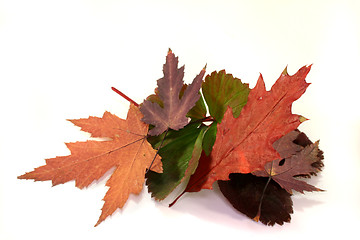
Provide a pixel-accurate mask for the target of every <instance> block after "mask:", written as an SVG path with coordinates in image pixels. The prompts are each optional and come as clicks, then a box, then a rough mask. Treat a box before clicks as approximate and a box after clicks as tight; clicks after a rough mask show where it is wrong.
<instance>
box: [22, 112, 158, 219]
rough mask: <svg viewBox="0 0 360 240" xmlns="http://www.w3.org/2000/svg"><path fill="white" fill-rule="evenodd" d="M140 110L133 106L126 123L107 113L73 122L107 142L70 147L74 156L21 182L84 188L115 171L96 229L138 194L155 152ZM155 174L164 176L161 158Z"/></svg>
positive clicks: (48, 162)
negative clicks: (108, 172) (131, 195)
mask: <svg viewBox="0 0 360 240" xmlns="http://www.w3.org/2000/svg"><path fill="white" fill-rule="evenodd" d="M141 118H142V114H141V112H140V111H139V108H138V107H135V106H134V105H130V109H129V112H128V115H127V118H126V120H124V119H121V118H118V117H117V116H115V115H112V114H110V113H108V112H105V113H104V116H103V117H102V118H97V117H89V118H88V119H80V120H71V122H73V123H74V124H75V125H77V126H79V127H81V129H82V130H84V131H87V132H89V133H91V134H92V136H93V137H102V138H109V139H111V140H108V141H97V140H89V141H86V142H75V143H68V144H67V147H68V148H69V150H70V152H71V155H69V156H61V157H56V158H52V159H47V160H46V165H44V166H41V167H39V168H36V169H35V170H34V171H32V172H28V173H26V174H24V175H22V176H19V177H18V178H19V179H34V180H35V181H46V180H51V181H52V183H53V186H55V185H58V184H62V183H65V182H68V181H71V180H75V186H76V187H78V188H84V187H87V186H89V185H90V184H91V183H92V182H93V181H95V180H98V179H99V178H101V177H102V176H103V175H104V174H105V173H106V172H107V171H109V170H110V169H112V168H115V170H114V172H113V173H112V175H111V177H110V179H109V180H108V181H107V183H106V185H107V186H108V187H109V190H108V191H107V193H106V195H105V197H104V199H103V200H104V201H105V203H104V206H103V208H102V213H101V216H100V218H99V220H98V222H97V223H96V225H95V226H97V225H98V224H99V223H101V222H102V221H103V220H105V218H107V217H108V216H110V215H111V214H112V213H114V211H115V210H116V209H118V208H122V207H123V206H124V204H125V202H126V201H127V199H128V197H129V195H130V193H132V194H139V193H140V191H141V190H142V188H143V184H144V181H145V177H144V175H145V172H146V169H147V168H148V167H149V166H150V163H151V162H152V161H153V158H154V156H155V153H156V151H155V150H154V149H153V148H152V146H151V145H150V144H149V143H148V142H147V137H146V135H147V132H148V125H147V124H145V123H143V122H142V121H141ZM151 170H152V171H156V172H161V171H162V167H161V160H160V157H156V159H155V163H154V164H153V165H152V168H151Z"/></svg>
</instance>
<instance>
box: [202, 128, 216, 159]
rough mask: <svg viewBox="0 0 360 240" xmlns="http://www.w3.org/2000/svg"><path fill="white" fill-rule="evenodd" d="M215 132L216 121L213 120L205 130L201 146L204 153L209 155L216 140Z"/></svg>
mask: <svg viewBox="0 0 360 240" xmlns="http://www.w3.org/2000/svg"><path fill="white" fill-rule="evenodd" d="M216 133H217V123H216V122H213V123H212V124H211V125H210V126H209V127H208V128H207V130H206V132H205V135H204V140H203V143H202V148H203V150H204V152H205V154H206V156H209V155H210V153H211V150H212V147H213V145H214V143H215V140H216Z"/></svg>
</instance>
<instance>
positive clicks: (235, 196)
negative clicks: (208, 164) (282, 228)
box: [218, 173, 293, 226]
mask: <svg viewBox="0 0 360 240" xmlns="http://www.w3.org/2000/svg"><path fill="white" fill-rule="evenodd" d="M229 178H230V180H228V181H218V183H219V187H220V190H221V192H222V193H223V194H224V196H225V197H226V198H227V199H228V200H229V202H230V203H231V204H232V205H233V206H234V208H235V209H237V210H238V211H240V212H242V213H244V214H245V215H246V216H248V217H249V218H251V219H254V220H256V221H258V220H260V222H262V223H263V224H265V225H270V226H272V225H274V224H275V223H277V224H280V225H283V223H284V222H290V219H291V216H290V214H291V213H293V208H292V204H293V203H292V200H291V194H290V193H288V192H287V191H285V190H284V189H283V188H281V187H280V186H279V185H278V184H277V183H276V182H274V181H272V180H271V181H270V182H269V184H268V185H266V184H267V182H268V178H266V177H256V176H254V175H252V174H241V173H232V174H230V176H229ZM265 186H267V187H266V190H265V192H264V188H265ZM261 200H262V204H261V205H262V207H261V214H260V216H258V209H259V204H260V201H261Z"/></svg>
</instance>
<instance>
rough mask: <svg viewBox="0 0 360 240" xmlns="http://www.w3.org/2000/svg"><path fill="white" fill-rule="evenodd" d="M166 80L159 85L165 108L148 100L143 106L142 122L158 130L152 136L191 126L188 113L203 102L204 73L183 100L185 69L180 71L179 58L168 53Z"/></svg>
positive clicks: (170, 52) (200, 74)
mask: <svg viewBox="0 0 360 240" xmlns="http://www.w3.org/2000/svg"><path fill="white" fill-rule="evenodd" d="M163 72H164V77H163V78H160V79H159V80H158V81H157V84H158V93H159V97H160V99H161V100H162V102H163V104H164V106H163V107H161V106H160V105H159V104H158V103H154V102H152V101H149V100H145V101H144V102H143V103H142V105H141V106H140V111H141V112H142V113H143V115H144V117H143V118H142V121H143V122H145V123H147V124H151V125H153V126H155V127H154V128H152V129H151V130H150V131H149V135H159V134H161V133H163V132H164V131H166V130H167V129H174V130H179V129H181V128H183V127H184V126H185V125H187V124H188V122H189V121H188V118H187V117H186V115H187V113H188V112H189V110H190V109H191V108H192V107H194V105H195V103H196V102H197V101H198V99H199V98H200V94H199V90H200V87H201V84H202V79H203V76H204V74H205V69H202V70H201V72H200V73H199V75H197V76H196V77H195V79H194V80H193V82H192V83H191V84H190V85H189V86H188V87H187V88H186V89H185V91H184V95H183V96H182V97H181V98H180V91H181V89H182V87H183V78H184V66H183V67H181V68H178V58H177V57H175V55H174V54H173V53H172V51H171V50H169V52H168V54H167V56H166V63H165V64H164V68H163Z"/></svg>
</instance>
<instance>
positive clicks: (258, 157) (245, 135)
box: [185, 67, 310, 192]
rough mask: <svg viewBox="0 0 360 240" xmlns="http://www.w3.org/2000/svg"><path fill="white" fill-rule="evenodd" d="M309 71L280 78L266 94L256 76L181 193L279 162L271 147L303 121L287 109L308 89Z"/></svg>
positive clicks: (227, 113)
mask: <svg viewBox="0 0 360 240" xmlns="http://www.w3.org/2000/svg"><path fill="white" fill-rule="evenodd" d="M309 71H310V67H303V68H301V69H300V70H299V71H298V72H297V73H296V74H294V75H293V76H289V75H287V74H282V75H281V76H280V77H279V79H278V80H277V82H276V83H275V84H274V85H273V87H272V88H271V90H270V91H266V89H265V84H264V81H263V79H262V76H261V75H260V77H259V80H258V82H257V84H256V86H255V88H254V89H252V90H251V91H250V94H249V96H248V102H247V104H246V105H245V107H244V108H243V109H242V111H241V113H240V116H239V117H238V118H234V117H233V114H232V110H231V108H228V110H227V111H226V112H225V115H224V118H223V120H222V122H221V123H220V124H218V129H217V135H216V141H215V144H214V147H213V149H212V152H211V154H210V156H209V157H205V156H204V155H203V156H202V157H201V159H200V161H199V166H198V168H197V170H196V172H195V174H194V175H193V176H192V177H191V179H190V182H189V184H188V186H187V188H186V190H185V191H188V192H196V191H200V190H201V189H212V184H213V183H214V182H215V181H216V180H228V176H229V174H230V173H250V172H253V171H256V170H262V169H263V168H264V166H265V164H266V163H267V162H270V161H273V160H275V159H279V158H280V156H279V154H278V153H277V152H276V150H275V149H274V148H273V146H272V145H273V143H274V142H275V141H276V140H278V139H279V138H281V137H282V136H284V135H285V134H287V133H288V132H290V131H292V130H294V129H296V128H297V127H298V126H299V125H300V123H301V122H302V121H303V119H304V118H303V117H301V116H299V115H296V114H292V113H291V105H292V103H293V101H295V100H296V99H298V98H299V97H300V96H301V95H302V94H303V93H304V92H305V90H306V88H307V87H308V85H309V83H306V81H305V77H306V75H307V74H308V72H309Z"/></svg>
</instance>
